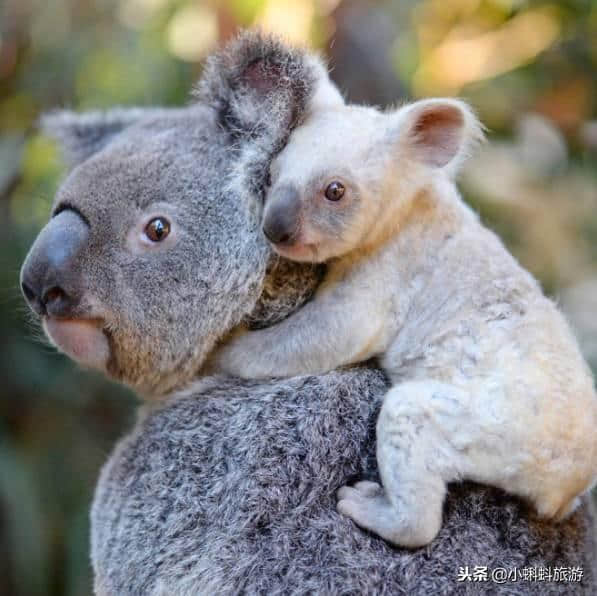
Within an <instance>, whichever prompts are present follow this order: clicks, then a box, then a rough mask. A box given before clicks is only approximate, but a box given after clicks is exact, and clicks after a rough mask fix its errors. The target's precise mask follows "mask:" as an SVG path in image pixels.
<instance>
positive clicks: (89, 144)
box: [40, 108, 156, 168]
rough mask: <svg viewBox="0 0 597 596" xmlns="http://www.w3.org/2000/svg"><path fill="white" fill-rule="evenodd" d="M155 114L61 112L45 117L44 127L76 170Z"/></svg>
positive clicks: (144, 111)
mask: <svg viewBox="0 0 597 596" xmlns="http://www.w3.org/2000/svg"><path fill="white" fill-rule="evenodd" d="M154 111H156V110H155V109H144V108H115V109H112V110H108V111H105V112H100V111H94V112H85V113H82V114H77V113H76V112H71V111H68V110H58V111H55V112H49V113H47V114H44V115H43V116H42V117H41V119H40V127H41V130H42V131H43V132H44V133H45V134H47V135H48V136H49V137H51V138H52V139H54V140H55V141H56V142H57V143H58V145H59V147H60V150H61V152H62V154H63V157H64V159H65V161H66V163H67V165H68V166H69V167H70V168H72V167H74V166H76V165H77V164H79V163H81V162H83V161H85V160H86V159H87V158H89V157H91V155H93V154H94V153H96V152H98V151H100V150H101V149H103V148H104V147H105V146H106V145H107V144H108V143H109V142H110V140H112V139H113V138H114V137H115V136H116V135H117V134H118V133H120V132H121V131H122V130H124V129H125V128H126V127H127V126H130V125H131V124H133V123H134V122H136V121H138V120H139V119H140V118H141V117H143V116H146V115H147V114H149V113H151V112H154Z"/></svg>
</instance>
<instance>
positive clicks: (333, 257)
mask: <svg viewBox="0 0 597 596" xmlns="http://www.w3.org/2000/svg"><path fill="white" fill-rule="evenodd" d="M480 138H481V128H480V125H479V123H478V121H477V119H476V118H475V116H474V115H473V113H472V112H471V110H470V109H469V108H468V106H467V105H466V104H464V103H463V102H460V101H457V100H450V99H433V100H424V101H419V102H416V103H414V104H412V105H408V106H405V107H402V108H400V109H398V110H396V111H394V112H387V113H381V112H379V111H377V110H375V109H372V108H366V107H359V106H349V105H344V104H339V105H336V106H333V107H330V106H327V107H325V108H322V109H315V110H314V111H313V113H312V114H311V115H310V116H309V118H308V119H307V121H306V122H305V123H304V124H302V125H301V126H300V127H298V128H297V129H296V130H295V131H294V132H293V134H292V136H291V138H290V141H289V143H288V145H287V146H286V148H285V149H284V150H283V151H282V152H281V153H280V154H279V155H278V156H277V158H276V159H275V160H274V162H273V164H272V167H271V187H270V190H269V193H268V196H267V201H266V204H265V210H264V215H263V231H264V233H265V234H266V236H267V237H268V239H269V240H270V242H271V243H272V245H273V246H274V248H275V250H276V251H277V252H278V253H279V254H280V255H283V256H285V257H287V258H289V259H293V260H297V261H310V262H323V261H325V262H327V263H328V273H327V274H326V278H325V279H324V281H323V282H322V285H321V286H320V288H319V289H318V291H317V293H316V295H315V297H314V299H313V300H312V301H311V302H310V303H308V304H307V305H305V306H304V307H303V308H302V309H301V310H299V311H298V312H297V313H296V314H294V315H292V316H291V317H289V318H288V319H286V320H285V321H283V322H282V323H280V324H278V325H275V326H273V327H271V328H268V329H264V330H260V331H254V332H247V333H245V334H243V335H239V336H236V337H235V338H233V339H232V340H231V342H230V343H229V344H227V345H224V346H223V347H222V349H221V351H219V352H218V353H217V354H216V357H215V358H216V365H217V367H218V368H219V369H220V370H223V371H226V372H228V373H231V374H235V375H238V376H242V377H247V378H256V377H268V376H291V375H298V374H303V373H322V372H324V371H328V370H331V369H334V368H336V367H338V366H341V365H345V364H350V363H355V362H359V361H363V360H366V359H368V358H370V357H373V356H377V357H379V360H380V362H381V364H382V366H383V368H384V370H385V371H386V373H387V374H388V376H389V377H390V379H391V381H392V384H393V386H392V388H391V390H390V391H389V392H388V393H387V395H386V396H385V399H384V403H383V406H382V409H381V412H380V415H379V420H378V423H377V460H378V465H379V471H380V476H381V480H382V484H383V488H382V487H380V486H379V485H378V484H376V483H372V482H359V483H357V484H356V485H355V486H354V487H348V486H345V487H343V488H341V489H340V490H339V492H338V498H339V501H338V510H339V511H340V512H342V513H344V514H346V515H348V516H350V517H351V518H352V519H353V520H354V521H355V522H356V523H357V524H359V525H360V526H362V527H364V528H367V529H369V530H371V531H373V532H376V533H377V534H379V535H380V536H382V537H383V538H385V539H386V540H388V541H390V542H393V543H395V544H398V545H402V546H410V547H415V546H420V545H423V544H426V543H428V542H430V541H431V540H432V539H433V538H434V537H435V535H436V534H437V532H438V531H439V528H440V526H441V516H442V504H443V501H444V496H445V493H446V483H448V482H450V481H454V480H459V479H470V480H473V481H477V482H481V483H486V484H490V485H494V486H497V487H500V488H502V489H504V490H506V491H509V492H511V493H513V494H516V495H519V496H521V497H524V498H526V499H528V500H529V501H531V502H532V503H533V504H534V505H535V507H536V509H537V511H538V512H539V514H540V515H542V516H545V517H553V518H562V517H563V516H565V515H566V514H567V513H569V512H570V511H571V510H572V509H573V508H574V506H575V504H576V502H577V497H578V496H579V495H580V494H581V493H583V492H584V491H586V490H587V489H588V488H589V487H590V486H591V485H592V484H593V482H594V479H595V477H596V474H597V434H596V433H595V428H596V427H597V398H596V395H595V390H594V385H593V380H592V377H591V373H590V371H589V369H588V367H587V365H586V364H585V362H584V361H583V358H582V356H581V354H580V352H579V349H578V347H577V345H576V342H575V340H574V338H573V336H572V334H571V332H570V330H569V328H568V326H567V324H566V322H565V320H564V318H563V317H562V315H561V314H560V313H559V312H558V311H557V310H556V308H555V307H554V305H553V304H552V302H550V301H549V300H548V299H547V298H545V297H544V296H543V295H542V293H541V289H540V287H539V285H538V284H537V282H536V281H535V280H534V279H533V277H532V276H531V275H530V274H529V273H527V272H526V271H524V270H523V269H522V268H521V267H520V266H519V265H518V264H517V262H516V261H515V260H514V259H513V257H512V256H511V255H510V254H509V253H508V252H507V251H506V249H505V248H504V246H503V245H502V243H501V242H500V241H499V239H498V238H497V237H496V236H495V235H494V234H493V233H492V232H490V231H489V230H487V229H486V228H484V227H483V226H482V225H481V223H480V222H479V219H478V217H477V216H476V215H475V214H474V213H473V212H472V211H471V210H470V209H469V208H468V207H467V206H466V205H465V204H464V203H463V201H462V200H461V198H460V197H459V194H458V192H457V190H456V186H455V184H454V182H453V180H454V177H455V174H456V172H457V170H458V167H459V165H460V164H461V162H462V160H463V159H464V158H465V157H466V155H467V153H468V152H469V151H470V149H471V147H472V146H473V145H474V143H475V142H476V141H478V140H479V139H480Z"/></svg>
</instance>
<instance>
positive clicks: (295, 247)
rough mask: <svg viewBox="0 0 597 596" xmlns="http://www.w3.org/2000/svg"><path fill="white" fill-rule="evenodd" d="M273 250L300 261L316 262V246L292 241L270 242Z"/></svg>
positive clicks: (282, 255)
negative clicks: (286, 242) (284, 242)
mask: <svg viewBox="0 0 597 596" xmlns="http://www.w3.org/2000/svg"><path fill="white" fill-rule="evenodd" d="M272 247H273V248H274V250H275V251H276V252H277V253H278V254H279V255H280V256H281V257H286V258H287V259H290V260H291V261H298V262H300V263H318V262H319V260H318V258H317V246H316V245H315V244H305V243H303V242H300V241H299V242H294V243H292V244H282V243H280V244H272Z"/></svg>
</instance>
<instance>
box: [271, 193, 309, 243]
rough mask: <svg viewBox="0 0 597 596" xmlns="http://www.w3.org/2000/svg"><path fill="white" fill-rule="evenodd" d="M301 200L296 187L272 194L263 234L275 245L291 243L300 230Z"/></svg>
mask: <svg viewBox="0 0 597 596" xmlns="http://www.w3.org/2000/svg"><path fill="white" fill-rule="evenodd" d="M300 215H301V199H300V195H299V192H298V190H297V189H296V188H295V187H294V186H282V187H280V188H279V189H277V190H275V191H274V192H272V193H271V194H270V197H269V199H268V202H267V204H266V206H265V213H264V215H263V224H262V228H263V233H264V234H265V236H266V238H267V239H268V240H269V241H270V242H272V243H273V244H289V243H291V242H292V241H293V240H294V239H295V238H296V236H297V235H298V232H299V230H300Z"/></svg>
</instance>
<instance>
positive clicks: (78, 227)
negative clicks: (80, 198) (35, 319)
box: [21, 210, 89, 318]
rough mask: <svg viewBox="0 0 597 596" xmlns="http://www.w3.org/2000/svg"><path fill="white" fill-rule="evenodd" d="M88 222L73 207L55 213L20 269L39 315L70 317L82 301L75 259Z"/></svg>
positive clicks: (30, 301) (25, 291) (84, 240)
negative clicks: (72, 209)
mask: <svg viewBox="0 0 597 596" xmlns="http://www.w3.org/2000/svg"><path fill="white" fill-rule="evenodd" d="M88 234H89V226H88V225H87V223H85V222H84V221H83V219H82V218H81V216H80V215H79V214H77V213H76V212H74V211H71V210H65V211H62V212H61V213H59V214H58V215H56V216H55V217H53V218H52V219H51V220H50V221H49V222H48V224H47V225H46V226H45V227H44V228H43V230H42V231H41V232H40V234H39V236H38V237H37V240H36V241H35V243H34V244H33V246H32V247H31V250H30V251H29V254H28V255H27V258H26V259H25V263H24V264H23V267H22V269H21V289H22V291H23V295H24V296H25V300H26V301H27V303H28V304H29V306H30V307H31V309H32V310H33V311H34V312H36V313H37V314H38V315H40V316H41V315H50V316H54V317H60V318H67V317H68V316H69V315H71V314H72V312H73V309H74V308H75V307H76V306H77V305H78V304H79V301H80V294H81V289H80V284H79V283H78V281H77V278H78V276H77V275H76V267H75V265H76V262H77V258H78V257H79V255H80V252H81V250H82V248H83V247H84V246H85V244H86V243H87V237H88Z"/></svg>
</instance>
